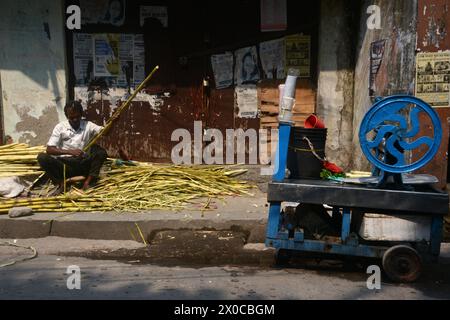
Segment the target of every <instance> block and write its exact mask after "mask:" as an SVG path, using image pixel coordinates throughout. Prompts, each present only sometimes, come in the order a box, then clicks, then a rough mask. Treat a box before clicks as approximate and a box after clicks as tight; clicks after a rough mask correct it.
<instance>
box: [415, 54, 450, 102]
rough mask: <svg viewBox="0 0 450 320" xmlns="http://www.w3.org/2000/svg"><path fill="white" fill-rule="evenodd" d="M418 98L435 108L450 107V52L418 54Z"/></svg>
mask: <svg viewBox="0 0 450 320" xmlns="http://www.w3.org/2000/svg"><path fill="white" fill-rule="evenodd" d="M416 68H417V69H416V97H418V98H420V99H422V100H423V101H425V102H427V103H429V104H430V105H431V106H433V107H448V106H450V88H449V87H450V51H445V52H433V53H431V52H430V53H418V54H417V56H416Z"/></svg>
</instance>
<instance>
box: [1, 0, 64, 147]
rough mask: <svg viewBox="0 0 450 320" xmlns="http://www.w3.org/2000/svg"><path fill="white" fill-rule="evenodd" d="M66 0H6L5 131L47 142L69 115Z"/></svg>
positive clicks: (3, 38) (32, 141) (16, 138)
mask: <svg viewBox="0 0 450 320" xmlns="http://www.w3.org/2000/svg"><path fill="white" fill-rule="evenodd" d="M64 19H65V18H64V9H63V1H62V0H56V1H55V0H40V1H34V0H2V1H1V2H0V77H1V79H0V80H1V84H2V94H1V95H0V96H1V97H2V106H3V114H4V123H3V125H4V130H5V134H7V135H10V136H12V137H13V139H14V141H20V142H27V143H30V144H32V145H38V144H45V143H46V142H47V140H48V138H49V136H50V133H51V131H52V129H53V127H54V126H55V125H56V124H57V123H58V122H59V121H61V120H63V119H65V117H64V112H63V106H64V104H65V102H66V61H65V42H64Z"/></svg>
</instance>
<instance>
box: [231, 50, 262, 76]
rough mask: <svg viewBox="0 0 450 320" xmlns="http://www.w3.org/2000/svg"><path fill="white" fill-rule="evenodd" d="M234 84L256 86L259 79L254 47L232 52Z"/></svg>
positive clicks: (256, 53) (256, 55)
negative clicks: (233, 58)
mask: <svg viewBox="0 0 450 320" xmlns="http://www.w3.org/2000/svg"><path fill="white" fill-rule="evenodd" d="M234 57H235V61H236V64H235V68H234V80H235V81H234V82H235V84H237V85H240V84H256V82H258V80H259V79H260V73H259V67H258V52H257V50H256V47H255V46H253V47H246V48H241V49H238V50H236V51H235V52H234Z"/></svg>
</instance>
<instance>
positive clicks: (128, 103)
mask: <svg viewBox="0 0 450 320" xmlns="http://www.w3.org/2000/svg"><path fill="white" fill-rule="evenodd" d="M158 69H159V66H156V67H155V68H154V69H153V70H152V72H150V74H149V75H148V76H147V78H145V79H144V81H142V82H141V84H140V85H139V86H138V87H137V88H136V90H134V92H133V94H132V95H131V96H130V97H129V98H128V99H127V101H125V103H123V104H122V105H121V106H120V107H119V108H117V110H116V111H115V112H114V114H113V115H112V117H111V118H110V119H109V120H108V121H107V122H106V124H105V126H104V127H103V129H102V130H100V132H99V133H98V134H97V135H96V136H95V137H94V138H92V140H91V141H89V143H88V144H87V146H86V147H84V150H83V151H87V150H89V148H90V147H92V146H93V145H94V144H95V143H96V142H97V140H98V139H100V137H102V136H103V135H104V134H105V133H106V132H107V131H108V130H109V129H110V128H111V125H112V123H113V122H114V120H116V119H117V118H118V117H119V116H120V114H121V113H122V111H124V110H125V109H126V108H128V106H129V105H130V103H131V101H133V99H134V98H135V97H136V96H137V94H138V93H139V91H141V90H142V89H143V88H144V86H145V84H146V83H147V82H148V81H149V80H150V79H151V77H152V76H153V74H154V73H155V72H156V70H158Z"/></svg>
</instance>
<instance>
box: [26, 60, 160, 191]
mask: <svg viewBox="0 0 450 320" xmlns="http://www.w3.org/2000/svg"><path fill="white" fill-rule="evenodd" d="M158 69H159V66H156V67H154V68H153V70H152V72H150V74H149V75H148V76H147V78H145V79H144V81H142V82H141V84H140V85H139V86H138V87H137V88H136V90H134V92H133V94H132V95H131V96H130V97H129V98H128V99H127V101H125V102H124V103H123V104H122V105H121V106H120V107H119V108H117V110H116V111H115V112H114V114H113V115H112V117H111V118H110V119H109V120H108V121H107V122H106V125H105V126H104V127H103V129H102V130H100V132H99V133H98V134H97V135H96V136H95V137H94V138H92V140H91V141H89V143H88V144H87V146H85V147H84V149H83V151H87V150H88V149H89V148H90V147H92V146H93V145H94V144H95V143H96V142H97V140H98V139H100V138H101V137H102V136H103V135H104V134H105V133H106V132H107V131H108V130H109V129H110V128H111V125H112V123H113V121H114V120H115V119H117V118H118V117H119V115H120V114H121V112H122V111H123V110H125V109H126V108H128V106H129V105H130V103H131V101H133V99H134V98H135V97H136V96H137V94H138V93H139V92H140V91H141V90H142V89H143V88H144V86H145V85H146V84H147V82H148V81H149V80H150V79H151V78H152V76H153V74H154V73H155V72H156V70H158ZM44 174H45V172H44V173H42V174H41V175H40V176H39V177H38V178H37V179H36V180H34V181H33V183H32V184H31V186H30V188H29V189H28V190H27V193H29V192H30V191H31V189H33V187H34V186H35V185H36V183H37V182H38V181H39V180H41V178H42V177H43V176H44Z"/></svg>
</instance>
